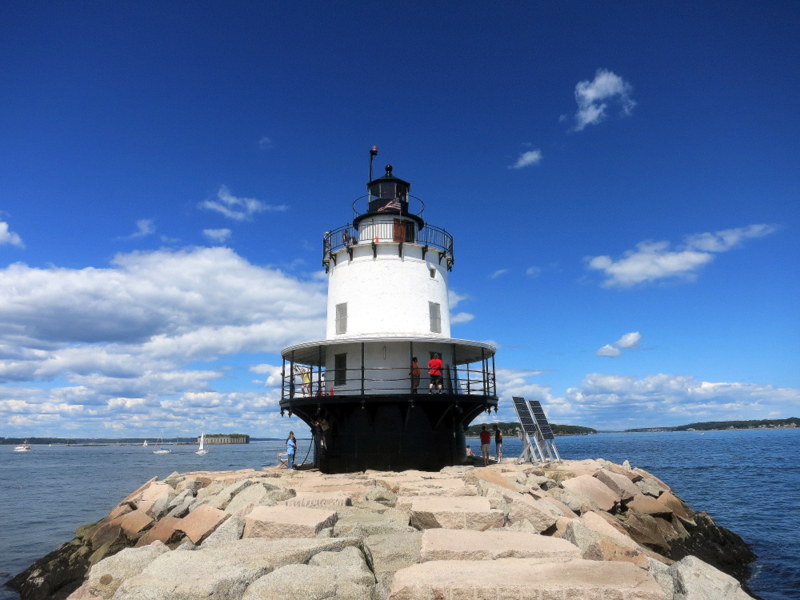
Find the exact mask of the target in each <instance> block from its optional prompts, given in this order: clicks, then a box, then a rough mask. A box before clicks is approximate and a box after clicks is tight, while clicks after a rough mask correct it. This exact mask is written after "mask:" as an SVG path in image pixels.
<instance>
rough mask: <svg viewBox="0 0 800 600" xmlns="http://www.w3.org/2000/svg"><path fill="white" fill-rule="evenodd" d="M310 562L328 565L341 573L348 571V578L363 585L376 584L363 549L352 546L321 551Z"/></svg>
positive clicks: (310, 563)
mask: <svg viewBox="0 0 800 600" xmlns="http://www.w3.org/2000/svg"><path fill="white" fill-rule="evenodd" d="M308 564H309V565H311V566H314V567H326V568H329V569H334V570H335V571H337V572H340V573H346V574H347V579H349V580H351V581H353V582H354V583H358V584H361V585H366V586H372V585H375V575H373V573H372V571H370V569H369V567H368V566H367V563H366V561H365V560H364V555H363V554H362V553H361V550H359V549H358V548H355V547H353V546H350V547H349V548H344V549H343V550H341V551H339V552H320V553H319V554H315V555H314V556H312V557H311V560H309V561H308Z"/></svg>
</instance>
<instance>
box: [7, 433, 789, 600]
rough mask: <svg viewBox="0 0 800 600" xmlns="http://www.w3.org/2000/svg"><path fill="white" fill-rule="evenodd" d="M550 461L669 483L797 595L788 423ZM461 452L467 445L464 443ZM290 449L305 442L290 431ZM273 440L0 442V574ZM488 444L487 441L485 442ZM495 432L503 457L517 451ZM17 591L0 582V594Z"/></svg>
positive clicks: (586, 449) (771, 586) (636, 440)
mask: <svg viewBox="0 0 800 600" xmlns="http://www.w3.org/2000/svg"><path fill="white" fill-rule="evenodd" d="M556 443H557V446H558V450H559V452H560V454H561V456H562V458H568V459H583V458H605V459H608V460H610V461H613V462H615V463H622V462H623V461H624V460H626V459H627V460H629V461H630V463H631V465H633V466H634V467H641V468H643V469H645V470H647V471H649V472H651V473H653V474H654V475H656V476H658V477H659V478H661V479H663V480H664V481H665V482H666V483H667V484H669V485H670V486H671V487H672V489H673V490H674V491H675V493H676V494H677V495H678V496H680V497H681V498H683V500H685V501H686V502H687V503H688V504H689V506H691V507H692V508H693V509H694V510H696V511H705V512H707V513H709V514H710V515H711V517H712V518H713V519H714V521H716V522H717V524H719V525H722V526H724V527H727V528H728V529H730V530H732V531H734V532H736V533H737V534H739V535H740V536H741V537H743V538H744V539H745V541H747V542H748V543H749V544H750V545H751V546H752V548H753V550H754V551H755V553H756V554H758V556H759V558H758V560H757V561H756V563H754V570H753V577H752V578H751V580H750V586H751V588H752V589H753V591H754V592H755V593H756V594H758V595H759V596H761V597H762V598H764V600H790V599H791V600H798V599H800V534H798V532H797V528H796V527H795V524H794V521H795V519H796V516H797V514H798V509H800V506H799V505H798V497H800V429H783V430H748V431H712V432H706V433H704V434H700V433H694V432H684V433H608V434H597V435H592V436H578V437H562V438H558V439H557V441H556ZM472 445H473V449H475V448H477V447H478V444H477V443H473V444H472ZM299 446H300V447H299V449H298V458H302V457H303V456H305V455H306V450H307V448H308V441H304V440H300V444H299ZM282 448H283V444H282V443H281V442H254V443H251V444H249V445H230V446H211V448H210V452H209V454H207V455H206V456H197V455H196V454H194V450H195V447H193V446H177V447H173V453H172V454H166V455H155V454H153V453H152V447H150V448H142V447H137V446H69V447H67V446H34V447H33V450H32V451H31V452H27V453H15V452H13V447H11V446H0V482H2V483H0V581H5V580H7V579H8V578H9V577H11V576H12V575H14V574H16V573H18V572H19V571H22V570H23V569H25V568H26V567H28V566H29V565H30V564H31V563H32V562H34V561H35V560H36V559H38V558H41V557H42V556H44V555H45V554H47V553H48V552H50V551H51V550H54V549H55V548H56V547H57V546H59V545H60V544H62V543H63V542H66V541H69V540H70V539H72V537H73V535H74V531H75V528H76V527H78V526H79V525H83V524H86V523H91V522H94V521H96V520H98V519H100V518H102V517H104V516H105V515H106V514H107V513H108V511H109V510H110V509H111V508H112V507H113V506H114V505H116V503H117V502H119V501H120V500H121V499H122V498H124V497H125V496H126V495H128V494H129V493H130V492H132V491H133V490H134V489H136V488H137V487H139V486H140V485H141V484H142V483H144V482H145V481H147V480H148V479H150V478H151V477H153V476H155V475H157V476H158V477H159V478H161V479H163V478H165V477H166V476H168V475H169V474H170V473H173V472H175V471H178V472H186V471H194V470H201V469H207V470H229V469H242V468H248V467H253V468H257V469H258V468H261V467H262V466H264V465H273V464H276V455H277V453H278V452H279V451H280V450H281V449H282ZM492 448H493V449H494V446H492ZM519 452H520V444H519V441H518V440H515V439H508V438H507V439H506V444H505V455H506V457H511V456H518V455H519ZM16 598H17V596H16V594H14V593H13V592H11V590H8V589H7V588H4V587H0V600H12V599H16Z"/></svg>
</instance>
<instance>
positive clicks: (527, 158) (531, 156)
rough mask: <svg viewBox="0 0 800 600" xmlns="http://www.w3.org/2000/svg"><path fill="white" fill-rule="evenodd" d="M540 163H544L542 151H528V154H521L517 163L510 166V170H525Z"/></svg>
mask: <svg viewBox="0 0 800 600" xmlns="http://www.w3.org/2000/svg"><path fill="white" fill-rule="evenodd" d="M540 162H542V151H541V150H528V151H527V152H523V153H522V154H520V155H519V157H517V160H516V162H515V163H514V164H513V165H510V166H509V167H508V168H509V169H523V168H525V167H530V166H533V165H538V164H539V163H540Z"/></svg>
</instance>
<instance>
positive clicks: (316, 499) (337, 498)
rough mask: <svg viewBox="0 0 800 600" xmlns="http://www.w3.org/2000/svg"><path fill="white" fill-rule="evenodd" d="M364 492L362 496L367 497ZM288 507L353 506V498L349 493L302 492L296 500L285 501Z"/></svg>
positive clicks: (298, 493) (299, 492)
mask: <svg viewBox="0 0 800 600" xmlns="http://www.w3.org/2000/svg"><path fill="white" fill-rule="evenodd" d="M365 494H366V493H365V492H363V493H362V494H361V495H362V496H363V495H365ZM283 504H285V505H286V506H308V507H315V506H317V507H320V506H352V505H353V498H352V497H351V496H350V495H349V494H348V493H347V492H344V491H342V492H301V491H298V492H297V495H296V496H295V497H294V498H289V499H288V500H284V501H283Z"/></svg>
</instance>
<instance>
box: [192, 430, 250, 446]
mask: <svg viewBox="0 0 800 600" xmlns="http://www.w3.org/2000/svg"><path fill="white" fill-rule="evenodd" d="M197 443H198V444H199V443H200V438H199V437H198V438H197ZM205 443H206V446H209V445H212V444H249V443H250V436H249V435H245V434H243V433H229V434H223V433H213V434H210V435H209V434H206V437H205Z"/></svg>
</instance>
